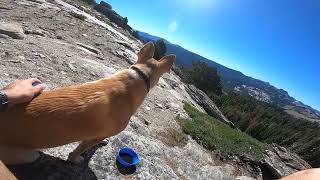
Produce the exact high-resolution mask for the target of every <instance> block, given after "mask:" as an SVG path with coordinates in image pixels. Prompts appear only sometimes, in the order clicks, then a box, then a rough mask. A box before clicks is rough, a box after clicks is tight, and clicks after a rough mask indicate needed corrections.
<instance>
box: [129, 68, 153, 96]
mask: <svg viewBox="0 0 320 180" xmlns="http://www.w3.org/2000/svg"><path fill="white" fill-rule="evenodd" d="M130 69H133V70H135V71H136V72H137V73H138V74H139V76H140V77H141V78H142V79H143V81H144V82H145V84H146V87H147V92H149V91H150V78H149V77H148V75H146V74H145V73H144V72H143V71H141V70H140V69H139V68H137V67H136V66H131V67H130Z"/></svg>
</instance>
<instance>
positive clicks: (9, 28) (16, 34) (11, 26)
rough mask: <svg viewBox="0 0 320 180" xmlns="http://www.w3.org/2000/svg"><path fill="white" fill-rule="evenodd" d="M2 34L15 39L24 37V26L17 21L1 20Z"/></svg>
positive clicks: (0, 28)
mask: <svg viewBox="0 0 320 180" xmlns="http://www.w3.org/2000/svg"><path fill="white" fill-rule="evenodd" d="M0 34H4V35H7V36H10V37H12V38H13V39H24V32H23V29H22V26H21V25H20V24H18V23H15V22H0Z"/></svg>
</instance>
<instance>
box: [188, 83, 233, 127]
mask: <svg viewBox="0 0 320 180" xmlns="http://www.w3.org/2000/svg"><path fill="white" fill-rule="evenodd" d="M186 90H187V92H188V93H189V95H190V96H191V97H192V99H193V100H194V101H196V102H197V103H198V104H199V105H200V106H201V107H202V108H203V109H204V110H205V111H206V112H207V113H208V114H209V115H210V116H213V117H215V118H218V119H219V120H220V121H222V122H223V123H225V124H228V125H229V126H231V127H234V124H233V123H232V122H231V121H229V120H228V119H227V118H226V117H225V116H224V115H223V114H222V112H221V111H220V110H219V108H218V107H217V106H216V105H215V104H214V102H213V101H212V100H211V99H210V98H209V97H208V96H207V95H206V94H205V93H204V92H203V91H201V90H199V89H197V88H196V87H195V86H193V85H189V84H188V85H186Z"/></svg>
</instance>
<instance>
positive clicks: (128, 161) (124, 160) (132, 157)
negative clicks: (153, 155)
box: [117, 147, 140, 167]
mask: <svg viewBox="0 0 320 180" xmlns="http://www.w3.org/2000/svg"><path fill="white" fill-rule="evenodd" d="M117 161H118V162H119V163H120V164H121V165H122V166H124V167H129V166H135V165H137V164H138V163H139V162H140V158H139V156H138V154H137V153H136V152H135V151H134V150H133V149H131V148H128V147H123V148H121V149H120V150H119V152H118V154H117Z"/></svg>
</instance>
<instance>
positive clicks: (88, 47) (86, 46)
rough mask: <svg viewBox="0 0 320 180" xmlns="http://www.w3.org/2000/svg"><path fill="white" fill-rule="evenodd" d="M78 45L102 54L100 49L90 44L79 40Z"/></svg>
mask: <svg viewBox="0 0 320 180" xmlns="http://www.w3.org/2000/svg"><path fill="white" fill-rule="evenodd" d="M77 45H79V46H81V47H83V48H85V49H87V50H89V51H91V52H93V53H95V54H101V51H100V50H99V49H97V48H95V47H92V46H90V45H87V44H83V43H79V42H78V43H77Z"/></svg>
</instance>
